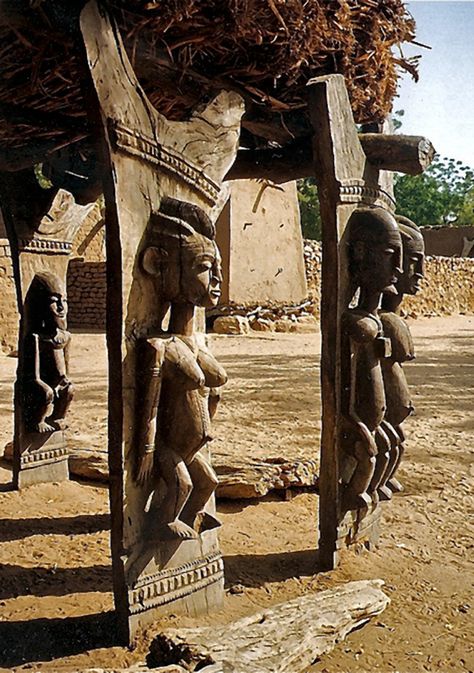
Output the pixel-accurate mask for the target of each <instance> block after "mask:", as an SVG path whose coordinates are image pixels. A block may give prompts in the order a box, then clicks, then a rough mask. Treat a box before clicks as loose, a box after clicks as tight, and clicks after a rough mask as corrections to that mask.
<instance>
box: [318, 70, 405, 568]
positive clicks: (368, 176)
mask: <svg viewBox="0 0 474 673" xmlns="http://www.w3.org/2000/svg"><path fill="white" fill-rule="evenodd" d="M308 86H309V100H310V110H311V119H312V124H313V127H314V132H315V133H314V146H313V152H314V158H315V174H316V176H317V180H318V191H319V199H320V207H321V215H322V220H323V240H322V245H323V263H322V300H321V331H322V357H321V388H322V440H321V467H320V514H319V518H320V541H319V551H320V564H321V566H322V567H323V568H325V569H331V568H334V567H335V566H336V565H337V562H338V554H339V550H340V549H341V548H342V547H344V546H350V545H353V544H364V545H366V546H368V547H370V546H371V545H373V544H375V543H376V542H377V539H378V534H379V522H380V515H381V506H380V504H379V500H380V497H381V493H382V491H383V488H382V487H384V486H385V481H386V480H385V481H384V479H385V476H386V471H387V465H386V461H388V457H387V452H386V451H385V444H384V446H383V447H382V444H383V443H384V442H385V443H386V444H387V446H388V444H389V442H390V438H387V433H386V432H384V430H383V428H381V424H382V421H383V418H384V411H385V398H384V389H383V383H382V372H381V359H382V358H383V357H385V356H386V355H387V353H386V350H387V349H389V348H390V343H389V340H388V339H385V338H384V337H383V330H382V326H381V322H380V318H379V317H378V315H377V309H378V304H379V302H380V298H381V293H382V292H383V291H385V289H386V287H385V286H387V287H388V284H389V281H390V280H391V277H390V278H388V280H387V277H385V278H383V277H382V276H383V273H382V272H381V273H380V274H379V276H378V277H377V282H376V283H372V280H373V278H372V277H371V274H370V272H369V271H368V270H367V269H366V268H365V267H366V263H367V260H368V258H369V255H370V254H373V255H374V263H375V262H376V261H377V259H379V257H378V255H379V253H380V249H381V248H380V246H386V247H387V246H389V245H393V250H392V248H390V250H392V252H391V253H390V255H391V256H390V260H389V262H387V264H386V267H387V268H385V269H384V272H385V271H387V269H388V267H390V269H388V272H389V274H392V275H394V274H395V273H396V270H397V268H398V266H399V264H400V254H401V240H400V235H399V232H398V229H397V224H396V222H395V220H394V218H393V212H394V210H395V203H394V200H393V198H392V196H391V194H390V189H389V187H387V180H386V177H387V176H386V175H383V174H381V172H380V171H379V169H378V168H377V167H375V166H373V165H372V164H371V163H370V162H369V160H368V159H367V156H366V154H365V152H364V150H363V147H362V145H361V143H360V140H359V137H358V134H357V130H356V126H355V124H354V119H353V117H352V112H351V107H350V104H349V98H348V95H347V91H346V87H345V84H344V78H343V77H342V75H331V76H327V77H321V78H316V79H313V80H311V81H310V82H309V85H308ZM384 187H385V188H384ZM348 223H350V226H349V227H348V226H347V225H348ZM361 231H362V232H364V235H363V236H361V235H360V232H361ZM366 233H367V234H368V236H367V237H366V238H367V240H365V238H364V237H365V234H366ZM362 239H364V240H362ZM392 239H393V240H392ZM387 249H388V247H387ZM383 259H385V258H383ZM387 259H388V257H387ZM397 265H398V266H397ZM384 283H385V285H384ZM382 285H383V286H384V287H382ZM357 288H358V289H359V300H358V304H357V306H354V308H351V306H352V305H351V304H350V302H351V299H352V298H353V295H354V291H355V289H357ZM343 322H344V324H343ZM361 344H364V345H361ZM367 344H368V345H367ZM384 349H385V350H384ZM382 351H383V352H382ZM362 371H367V372H369V371H370V372H372V373H373V376H372V377H371V379H370V382H369V384H368V385H366V384H365V383H364V384H363V383H362V382H361V380H362V379H361V376H360V373H361V372H362ZM389 450H390V449H388V448H387V451H389Z"/></svg>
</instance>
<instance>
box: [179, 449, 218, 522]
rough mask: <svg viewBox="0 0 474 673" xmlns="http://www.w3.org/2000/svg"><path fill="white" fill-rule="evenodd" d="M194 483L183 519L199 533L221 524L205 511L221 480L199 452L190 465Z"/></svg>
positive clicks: (189, 468)
mask: <svg viewBox="0 0 474 673" xmlns="http://www.w3.org/2000/svg"><path fill="white" fill-rule="evenodd" d="M188 470H189V474H190V475H191V479H192V482H193V485H194V488H193V490H192V493H191V495H190V496H189V499H188V501H187V503H186V505H185V507H184V509H183V512H182V515H181V519H182V520H183V521H185V522H186V523H187V524H188V525H189V526H193V527H194V529H195V530H197V531H198V532H199V533H203V532H204V531H205V530H211V529H212V528H217V527H218V526H220V525H221V522H220V521H219V519H217V518H216V517H215V516H213V515H212V514H209V513H208V512H205V511H204V507H205V506H206V504H207V502H208V500H209V498H210V497H211V495H212V494H213V493H214V491H215V490H216V487H217V484H218V483H219V480H218V478H217V475H216V473H215V472H214V470H213V469H212V467H211V466H210V465H209V463H208V462H207V460H206V459H205V458H204V456H202V455H201V454H200V453H197V454H196V455H195V456H194V458H193V460H192V461H191V462H190V463H189V465H188Z"/></svg>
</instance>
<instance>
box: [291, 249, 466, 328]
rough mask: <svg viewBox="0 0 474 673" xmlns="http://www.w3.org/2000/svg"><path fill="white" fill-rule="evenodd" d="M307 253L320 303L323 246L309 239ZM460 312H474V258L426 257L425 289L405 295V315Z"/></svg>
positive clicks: (310, 281) (314, 294)
mask: <svg viewBox="0 0 474 673" xmlns="http://www.w3.org/2000/svg"><path fill="white" fill-rule="evenodd" d="M304 253H305V264H306V274H307V279H308V290H309V292H310V296H312V297H314V300H315V302H318V301H319V297H320V283H321V280H320V276H321V259H322V255H321V244H320V243H319V242H318V241H310V240H306V241H305V245H304ZM313 313H316V311H315V310H314V311H313ZM459 313H474V259H473V258H468V257H427V258H426V264H425V278H424V280H423V283H422V287H421V289H420V291H419V293H418V294H417V295H416V296H414V297H410V296H405V298H404V300H403V314H404V315H406V316H410V317H413V318H418V317H429V316H441V315H454V314H459Z"/></svg>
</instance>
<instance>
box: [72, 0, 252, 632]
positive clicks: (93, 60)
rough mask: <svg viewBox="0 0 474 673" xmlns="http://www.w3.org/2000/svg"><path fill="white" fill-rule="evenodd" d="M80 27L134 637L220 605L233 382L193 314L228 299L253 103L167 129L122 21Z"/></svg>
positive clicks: (112, 450) (117, 523)
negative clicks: (220, 504) (97, 142)
mask: <svg viewBox="0 0 474 673" xmlns="http://www.w3.org/2000/svg"><path fill="white" fill-rule="evenodd" d="M81 32H82V36H83V40H84V45H85V49H86V54H87V62H88V67H89V70H90V75H91V79H92V82H93V87H94V90H95V95H96V98H97V110H98V112H99V115H100V118H101V121H102V133H103V140H104V145H105V156H104V160H105V162H106V165H108V175H107V176H106V179H105V184H104V193H105V200H106V245H107V282H108V290H107V345H108V353H109V465H110V483H111V485H110V489H111V511H112V562H113V577H114V593H115V604H116V608H117V612H118V616H119V621H120V625H121V628H122V632H123V634H124V637H125V639H127V640H128V639H129V638H130V636H131V634H133V632H134V631H135V629H136V628H137V627H138V626H139V625H140V624H143V623H145V622H146V621H149V620H151V619H153V618H156V616H157V615H159V614H163V613H166V612H168V611H170V610H171V611H173V612H176V611H178V612H186V613H193V614H196V613H199V612H205V611H207V610H209V609H212V608H213V607H215V606H218V605H220V603H221V601H222V597H223V563H222V558H221V555H220V552H219V547H218V541H217V535H216V532H215V530H214V528H216V527H217V526H218V525H219V522H218V520H217V519H216V518H215V510H214V499H213V495H212V494H213V491H214V488H215V485H216V479H215V475H214V473H213V471H212V468H211V466H210V463H209V459H208V458H209V457H208V453H207V448H206V442H207V440H208V439H210V437H209V429H210V428H209V426H210V420H211V417H212V415H213V413H214V410H215V406H216V400H217V397H216V395H215V394H214V393H213V392H212V390H213V389H214V388H215V387H216V386H219V385H222V383H223V382H224V381H225V374H224V372H223V370H222V368H220V367H219V365H218V364H217V363H216V362H215V360H214V359H213V358H212V356H211V355H210V353H209V352H208V351H207V350H206V348H205V344H204V343H203V342H202V339H200V337H199V336H198V335H197V334H196V328H195V326H194V317H195V316H194V314H195V307H198V306H205V305H208V303H207V302H209V303H211V304H212V303H213V301H214V300H216V299H217V297H218V295H219V293H220V290H219V287H220V282H221V276H220V269H219V255H218V251H217V249H216V246H215V243H214V241H213V236H214V224H213V223H214V222H215V219H216V218H217V215H218V213H219V211H220V209H221V208H222V206H223V204H224V202H225V198H226V194H225V190H223V189H222V188H221V184H222V180H223V177H224V175H225V174H226V172H227V170H228V169H229V166H230V165H231V163H232V162H233V160H234V158H235V155H236V152H237V146H238V137H239V131H240V118H241V116H242V114H243V103H242V100H241V98H240V97H239V96H238V95H236V94H234V93H227V92H222V93H221V94H219V95H218V96H217V97H216V98H215V99H214V100H213V101H211V102H210V103H209V104H208V106H207V107H206V108H204V109H202V110H200V111H197V112H195V114H194V115H193V116H192V117H191V119H190V121H187V122H169V121H167V120H166V119H165V118H164V117H162V116H161V115H160V114H158V113H157V112H156V110H155V109H154V108H153V107H152V105H151V104H150V103H149V101H148V100H147V98H146V96H145V94H144V92H143V90H142V89H141V87H140V84H139V83H138V81H137V79H136V77H135V74H134V72H133V70H132V67H131V65H130V63H129V61H128V59H127V56H126V53H125V50H124V47H123V44H122V41H121V38H120V35H119V33H118V31H117V28H116V26H115V25H114V24H113V23H112V22H111V19H110V18H109V17H108V16H107V15H106V14H104V13H103V12H102V11H101V10H100V9H99V8H98V6H97V4H96V3H95V2H94V1H92V2H89V3H88V5H86V7H85V8H84V10H83V12H82V15H81ZM167 309H170V324H169V329H168V331H165V329H164V327H163V324H162V323H163V318H164V315H165V313H166V311H167ZM210 389H211V390H210ZM170 603H172V606H169V604H170Z"/></svg>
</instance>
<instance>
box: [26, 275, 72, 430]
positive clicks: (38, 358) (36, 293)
mask: <svg viewBox="0 0 474 673" xmlns="http://www.w3.org/2000/svg"><path fill="white" fill-rule="evenodd" d="M66 315H67V301H66V292H65V289H64V287H63V284H62V282H61V281H60V279H59V278H58V277H57V276H55V275H54V274H52V273H48V272H41V273H37V274H36V275H35V277H34V278H33V280H32V282H31V285H30V287H29V289H28V293H27V295H26V298H25V305H24V324H25V328H24V332H23V333H24V339H23V343H22V348H21V354H20V357H21V368H20V371H21V379H20V382H19V384H20V389H21V406H22V419H23V424H24V427H25V429H26V431H28V432H40V433H44V432H53V431H54V430H62V429H64V428H65V427H66V421H65V417H66V413H67V410H68V408H69V405H70V404H71V400H72V398H73V392H74V390H73V385H72V383H71V381H70V380H69V378H68V372H67V369H68V353H69V344H70V341H71V335H70V333H69V332H68V331H67V324H66Z"/></svg>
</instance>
